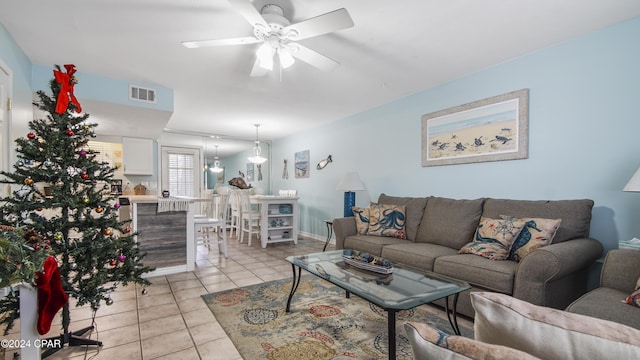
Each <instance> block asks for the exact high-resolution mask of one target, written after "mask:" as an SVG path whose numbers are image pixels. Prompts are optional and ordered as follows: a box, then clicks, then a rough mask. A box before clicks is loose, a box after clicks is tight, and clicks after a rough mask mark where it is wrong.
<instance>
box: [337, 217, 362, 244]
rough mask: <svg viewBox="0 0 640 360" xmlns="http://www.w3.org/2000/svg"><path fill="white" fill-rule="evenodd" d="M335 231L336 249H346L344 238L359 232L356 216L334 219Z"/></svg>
mask: <svg viewBox="0 0 640 360" xmlns="http://www.w3.org/2000/svg"><path fill="white" fill-rule="evenodd" d="M333 233H334V234H335V235H336V250H340V249H344V239H345V238H346V237H348V236H351V235H355V234H356V233H357V229H356V218H354V217H343V218H336V219H333Z"/></svg>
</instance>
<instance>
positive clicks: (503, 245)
mask: <svg viewBox="0 0 640 360" xmlns="http://www.w3.org/2000/svg"><path fill="white" fill-rule="evenodd" d="M524 224H525V221H524V220H520V219H516V218H504V219H491V218H486V217H481V218H480V223H479V224H478V228H477V229H476V233H475V235H474V238H473V241H471V242H470V243H468V244H466V245H465V246H463V247H462V248H461V249H460V253H461V254H474V255H480V256H482V257H485V258H487V259H490V260H505V259H506V258H507V257H508V256H509V249H511V245H512V244H513V241H514V240H515V239H516V237H517V236H518V235H519V234H520V232H521V231H522V228H523V227H524Z"/></svg>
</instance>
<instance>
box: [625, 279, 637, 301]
mask: <svg viewBox="0 0 640 360" xmlns="http://www.w3.org/2000/svg"><path fill="white" fill-rule="evenodd" d="M624 302H626V303H627V304H629V305H633V306H636V307H640V278H638V280H637V281H636V291H634V292H632V293H631V295H629V296H627V298H626V299H625V300H624Z"/></svg>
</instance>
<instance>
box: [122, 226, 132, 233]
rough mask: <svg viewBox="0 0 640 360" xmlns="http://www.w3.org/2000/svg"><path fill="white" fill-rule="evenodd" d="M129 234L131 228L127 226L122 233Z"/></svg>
mask: <svg viewBox="0 0 640 360" xmlns="http://www.w3.org/2000/svg"><path fill="white" fill-rule="evenodd" d="M130 232H131V228H130V227H128V226H127V227H126V228H124V233H125V234H128V233H130Z"/></svg>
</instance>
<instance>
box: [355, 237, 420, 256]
mask: <svg viewBox="0 0 640 360" xmlns="http://www.w3.org/2000/svg"><path fill="white" fill-rule="evenodd" d="M409 242H410V241H409V240H404V239H398V238H393V237H386V236H372V235H353V236H348V237H347V238H345V239H344V246H343V248H344V249H354V250H360V251H363V252H368V253H369V254H371V255H375V256H382V247H383V246H385V245H390V244H406V243H409Z"/></svg>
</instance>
